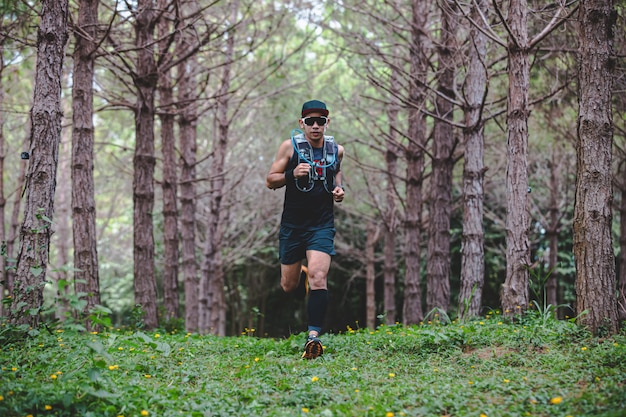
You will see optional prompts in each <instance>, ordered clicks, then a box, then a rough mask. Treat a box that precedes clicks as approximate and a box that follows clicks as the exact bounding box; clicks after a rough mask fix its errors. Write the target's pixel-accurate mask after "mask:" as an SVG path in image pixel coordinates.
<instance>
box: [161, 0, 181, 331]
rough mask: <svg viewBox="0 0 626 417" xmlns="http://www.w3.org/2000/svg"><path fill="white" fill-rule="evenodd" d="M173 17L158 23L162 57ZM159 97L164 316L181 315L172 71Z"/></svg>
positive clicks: (166, 74)
mask: <svg viewBox="0 0 626 417" xmlns="http://www.w3.org/2000/svg"><path fill="white" fill-rule="evenodd" d="M168 3H169V0H159V10H161V13H163V14H165V13H168V12H167V7H168ZM170 20H171V17H170V16H168V18H161V19H160V20H159V24H158V31H159V39H160V43H159V46H160V50H159V55H160V60H161V62H167V61H169V60H170V59H171V57H170V56H169V55H170V52H169V46H170V44H171V43H172V42H171V40H170V34H171V33H172V30H171V28H170V24H169V21H170ZM158 85H159V99H160V110H159V118H160V120H161V148H162V154H163V183H162V189H163V248H164V252H165V253H164V259H163V309H164V313H165V316H166V317H165V319H166V320H171V319H174V318H176V317H178V308H179V302H178V254H179V251H178V207H177V202H176V193H177V181H178V178H177V174H176V147H175V146H174V144H175V138H174V121H175V120H174V115H175V112H174V110H175V109H174V104H173V101H174V100H173V97H174V94H173V87H172V76H171V71H170V70H169V69H168V70H165V71H159V82H158Z"/></svg>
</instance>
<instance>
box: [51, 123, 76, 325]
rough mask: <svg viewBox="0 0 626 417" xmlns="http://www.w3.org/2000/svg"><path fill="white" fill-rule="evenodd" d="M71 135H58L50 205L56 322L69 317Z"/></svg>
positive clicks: (64, 133)
mask: <svg viewBox="0 0 626 417" xmlns="http://www.w3.org/2000/svg"><path fill="white" fill-rule="evenodd" d="M70 135H71V132H69V131H68V130H67V129H65V130H62V131H61V142H60V143H59V161H58V168H57V178H58V181H57V187H56V193H55V194H56V198H55V202H54V212H55V215H56V216H55V221H54V226H55V227H54V236H53V237H52V241H51V243H52V246H54V248H55V251H54V253H55V255H56V256H55V258H53V259H52V262H55V261H56V265H54V266H55V268H54V269H53V271H52V272H51V273H50V278H51V280H50V281H52V282H53V284H54V287H55V288H56V290H57V292H56V299H55V303H54V304H55V307H56V308H55V311H54V315H55V318H56V319H57V320H60V321H64V320H65V319H66V318H67V317H68V314H70V311H71V306H70V299H69V295H70V294H71V291H70V290H71V285H70V276H69V273H68V269H67V268H64V267H65V266H68V265H70V249H71V248H70V241H71V238H72V237H71V231H70V230H71V227H72V226H71V224H70V219H71V217H72V215H71V198H72V197H71V193H72V190H71V179H70V177H71V175H72V174H71V172H70V164H71V149H70V148H71V138H70Z"/></svg>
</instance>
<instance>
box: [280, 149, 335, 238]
mask: <svg viewBox="0 0 626 417" xmlns="http://www.w3.org/2000/svg"><path fill="white" fill-rule="evenodd" d="M333 146H335V147H336V145H334V144H333ZM336 152H337V151H336V148H335V157H336V158H337V156H336V155H337V153H336ZM323 153H324V148H323V147H322V148H313V158H314V160H315V161H316V162H317V161H320V160H321V159H323ZM296 165H298V154H297V152H295V151H294V153H293V155H292V156H291V159H290V160H289V162H288V163H287V168H286V169H287V170H290V169H294V168H295V167H296ZM338 165H339V163H338V162H335V163H334V164H332V165H331V166H329V167H327V168H326V177H327V178H328V184H327V186H326V187H325V186H324V181H323V180H322V179H318V180H315V181H314V182H313V189H312V190H311V191H308V192H303V191H300V190H299V189H298V188H297V187H296V182H295V180H291V181H287V184H286V190H285V203H284V205H283V215H282V221H281V224H282V225H284V226H288V227H292V228H294V229H299V230H314V229H321V228H327V227H335V216H334V212H333V208H334V201H333V195H332V194H331V193H329V192H328V191H326V188H328V190H329V191H330V192H332V190H333V188H334V184H335V175H336V169H337V166H338ZM315 169H317V170H318V172H319V173H321V172H320V171H321V168H315ZM304 182H305V183H308V178H305V181H304ZM301 188H302V187H301Z"/></svg>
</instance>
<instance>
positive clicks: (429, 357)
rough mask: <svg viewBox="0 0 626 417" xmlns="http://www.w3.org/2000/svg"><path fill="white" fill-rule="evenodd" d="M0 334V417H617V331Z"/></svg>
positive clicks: (623, 363) (625, 336) (552, 327)
mask: <svg viewBox="0 0 626 417" xmlns="http://www.w3.org/2000/svg"><path fill="white" fill-rule="evenodd" d="M10 330H11V329H9V328H8V327H7V326H4V327H2V328H0V365H1V370H0V416H3V417H11V416H15V417H25V416H81V417H83V416H84V417H89V416H98V417H102V416H112V417H118V416H124V417H131V416H160V417H161V416H162V417H165V416H202V417H205V416H324V417H331V416H384V417H394V416H424V417H426V416H437V417H441V416H459V417H465V416H476V417H485V416H486V417H496V416H546V417H547V416H550V417H553V416H563V417H565V416H572V417H580V416H615V417H617V416H625V415H626V333H624V332H622V333H621V334H619V335H616V336H612V337H605V338H597V337H592V336H591V335H590V334H589V333H587V332H586V331H584V330H583V329H581V328H580V327H578V326H576V325H575V324H573V323H571V322H569V321H558V320H555V319H552V318H551V317H550V318H547V317H545V316H543V317H542V316H541V315H540V314H529V315H527V316H526V317H524V318H523V319H521V320H519V321H518V322H515V323H511V322H509V321H507V320H504V319H503V318H502V317H500V316H499V315H498V314H497V312H494V313H491V314H488V315H487V316H486V317H484V318H482V319H481V320H472V321H466V322H458V321H457V322H452V323H445V324H443V323H439V322H437V323H425V324H423V325H420V326H411V327H405V326H400V325H397V326H381V327H379V328H378V329H376V330H374V331H371V330H368V329H346V331H345V332H343V333H341V334H326V335H323V337H322V341H323V343H324V345H325V352H324V354H323V356H321V357H319V358H317V359H314V360H306V359H301V358H300V355H301V352H302V347H303V344H304V334H299V335H293V336H291V337H290V338H287V339H281V340H276V339H268V338H258V337H255V336H254V331H253V330H252V329H250V330H248V329H247V333H246V334H245V335H241V336H239V337H216V336H201V335H197V334H184V333H177V332H170V333H165V332H164V331H161V332H147V331H141V330H128V329H111V330H108V331H104V332H100V333H95V332H94V333H85V332H82V333H81V332H76V331H70V330H67V329H65V330H63V329H58V330H50V331H40V332H32V331H31V333H32V334H31V335H30V336H26V337H21V338H19V340H16V338H15V331H14V330H15V329H13V331H10Z"/></svg>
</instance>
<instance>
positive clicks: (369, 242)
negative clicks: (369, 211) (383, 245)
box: [365, 220, 380, 330]
mask: <svg viewBox="0 0 626 417" xmlns="http://www.w3.org/2000/svg"><path fill="white" fill-rule="evenodd" d="M379 235H380V230H379V229H378V227H376V223H374V221H373V220H370V221H369V222H368V223H367V239H366V241H365V310H366V315H365V316H366V319H365V321H366V325H367V327H368V328H369V329H371V330H375V329H376V293H375V290H374V283H375V281H376V270H375V266H376V253H375V246H376V241H377V240H378V236H379Z"/></svg>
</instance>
